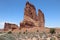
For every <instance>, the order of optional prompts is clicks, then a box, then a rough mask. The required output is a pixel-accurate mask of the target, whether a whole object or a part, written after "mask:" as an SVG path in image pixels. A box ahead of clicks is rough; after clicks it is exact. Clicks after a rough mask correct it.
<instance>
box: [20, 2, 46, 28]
mask: <svg viewBox="0 0 60 40" xmlns="http://www.w3.org/2000/svg"><path fill="white" fill-rule="evenodd" d="M44 24H45V19H44V14H43V13H42V11H41V10H38V15H37V14H36V9H35V6H34V5H32V4H31V3H29V2H27V3H26V6H25V9H24V20H23V22H22V23H20V28H22V27H44Z"/></svg>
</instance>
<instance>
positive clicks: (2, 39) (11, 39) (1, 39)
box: [0, 34, 16, 40]
mask: <svg viewBox="0 0 60 40" xmlns="http://www.w3.org/2000/svg"><path fill="white" fill-rule="evenodd" d="M0 40H16V39H15V36H13V35H12V34H5V35H2V36H0Z"/></svg>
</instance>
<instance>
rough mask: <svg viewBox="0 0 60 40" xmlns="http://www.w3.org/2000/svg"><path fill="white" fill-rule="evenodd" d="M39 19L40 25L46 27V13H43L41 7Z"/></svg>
mask: <svg viewBox="0 0 60 40" xmlns="http://www.w3.org/2000/svg"><path fill="white" fill-rule="evenodd" d="M38 21H39V26H40V27H44V25H45V19H44V14H43V13H42V11H41V10H40V9H39V10H38Z"/></svg>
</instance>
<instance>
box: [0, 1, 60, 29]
mask: <svg viewBox="0 0 60 40" xmlns="http://www.w3.org/2000/svg"><path fill="white" fill-rule="evenodd" d="M28 1H29V2H30V3H32V4H33V5H34V6H35V8H36V12H37V11H38V9H41V10H42V12H43V13H44V15H45V26H46V27H60V0H35V1H34V0H28ZM25 4H26V0H0V28H3V27H4V23H5V22H8V23H15V24H17V25H19V24H20V22H21V21H22V20H23V16H24V7H25ZM37 13H38V12H37Z"/></svg>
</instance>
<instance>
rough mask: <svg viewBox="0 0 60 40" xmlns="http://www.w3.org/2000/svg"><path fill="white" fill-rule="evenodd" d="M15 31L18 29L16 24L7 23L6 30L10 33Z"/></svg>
mask: <svg viewBox="0 0 60 40" xmlns="http://www.w3.org/2000/svg"><path fill="white" fill-rule="evenodd" d="M10 29H11V30H14V29H18V26H17V25H16V24H11V23H5V25H4V30H5V31H8V30H10Z"/></svg>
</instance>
